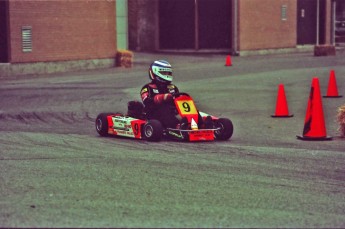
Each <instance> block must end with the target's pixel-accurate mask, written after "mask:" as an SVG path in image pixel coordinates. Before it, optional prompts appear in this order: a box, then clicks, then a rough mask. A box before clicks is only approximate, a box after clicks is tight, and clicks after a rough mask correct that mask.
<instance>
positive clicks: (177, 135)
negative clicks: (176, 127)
mask: <svg viewBox="0 0 345 229" xmlns="http://www.w3.org/2000/svg"><path fill="white" fill-rule="evenodd" d="M169 134H170V135H172V136H175V137H177V138H183V136H182V135H180V134H178V133H175V132H173V131H169Z"/></svg>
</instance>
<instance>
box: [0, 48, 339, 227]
mask: <svg viewBox="0 0 345 229" xmlns="http://www.w3.org/2000/svg"><path fill="white" fill-rule="evenodd" d="M344 57H345V53H344V52H343V51H342V50H339V51H338V52H337V55H336V56H326V57H314V56H313V55H312V54H310V53H300V54H284V55H269V56H247V57H232V62H233V66H231V67H225V66H224V64H225V55H219V54H200V55H192V54H188V55H182V54H165V53H155V54H152V53H150V54H148V53H135V61H134V67H133V68H130V69H126V68H111V69H102V70H92V71H80V72H70V73H61V74H60V73H59V74H52V75H32V76H20V77H13V78H2V79H0V82H1V84H0V97H1V98H2V99H1V100H0V144H1V148H0V170H1V175H0V192H1V197H0V226H1V227H273V228H276V227H293V228H295V227H313V228H318V227H320V228H321V227H322V228H324V227H340V228H342V227H345V220H344V215H345V188H344V187H345V154H344V152H345V145H344V138H341V137H340V134H339V132H338V131H337V128H338V125H337V123H336V122H335V115H336V110H337V108H338V107H339V106H340V105H342V104H344V103H345V102H344V97H343V98H339V99H322V103H323V111H324V114H325V124H326V129H327V134H328V135H331V136H333V141H316V142H310V141H300V140H297V139H296V135H299V134H302V131H303V127H304V119H305V114H306V107H307V102H308V97H309V92H310V87H311V80H312V78H313V77H318V78H319V80H320V89H321V93H322V94H325V92H326V89H327V84H328V78H329V71H330V70H331V69H333V70H335V72H336V77H337V82H338V90H339V93H340V94H342V95H344V96H345V58H344ZM155 59H166V60H168V61H169V62H171V63H172V65H173V67H174V77H175V78H174V83H175V84H176V85H177V86H178V87H179V89H180V91H183V92H188V93H189V94H191V95H192V97H193V98H194V100H195V101H196V105H197V107H198V108H199V109H200V110H201V111H204V112H206V113H210V114H212V115H215V116H219V117H228V118H230V119H231V120H232V121H233V123H234V128H235V129H234V135H233V137H232V138H231V139H230V140H229V141H225V142H211V143H183V142H175V141H168V140H163V141H161V142H158V143H150V142H146V141H142V140H132V139H124V138H114V137H109V138H103V137H99V136H98V135H97V133H96V131H95V128H94V120H95V118H96V116H97V114H98V113H101V112H106V111H120V112H126V105H127V102H128V101H129V100H138V99H140V98H139V91H140V88H141V86H142V85H143V84H145V83H146V82H148V80H149V79H148V76H147V70H148V66H149V64H150V63H151V62H152V61H153V60H155ZM278 84H284V86H285V92H286V97H287V101H288V106H289V111H290V113H292V114H294V117H292V118H288V119H273V118H271V115H272V114H273V113H274V111H275V105H276V97H277V89H278Z"/></svg>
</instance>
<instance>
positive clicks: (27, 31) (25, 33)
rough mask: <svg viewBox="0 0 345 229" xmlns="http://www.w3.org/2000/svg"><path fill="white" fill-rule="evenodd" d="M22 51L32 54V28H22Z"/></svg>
mask: <svg viewBox="0 0 345 229" xmlns="http://www.w3.org/2000/svg"><path fill="white" fill-rule="evenodd" d="M22 50H23V52H32V27H31V26H22Z"/></svg>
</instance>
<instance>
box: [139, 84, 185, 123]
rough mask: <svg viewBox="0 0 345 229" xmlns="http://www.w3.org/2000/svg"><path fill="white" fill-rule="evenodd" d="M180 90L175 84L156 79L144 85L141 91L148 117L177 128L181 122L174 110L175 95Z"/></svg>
mask: <svg viewBox="0 0 345 229" xmlns="http://www.w3.org/2000/svg"><path fill="white" fill-rule="evenodd" d="M178 92H179V90H178V88H177V87H176V86H175V85H174V84H157V83H155V82H154V81H152V82H151V83H148V84H146V85H144V86H143V87H142V89H141V91H140V96H141V99H142V101H143V103H144V106H145V108H144V111H145V112H146V116H147V118H148V119H157V120H159V121H160V122H161V123H162V124H163V126H164V127H171V128H175V127H176V125H177V124H178V123H179V120H178V119H177V118H176V116H175V114H174V112H172V106H173V105H174V104H173V96H172V94H174V93H178Z"/></svg>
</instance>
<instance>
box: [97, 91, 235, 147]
mask: <svg viewBox="0 0 345 229" xmlns="http://www.w3.org/2000/svg"><path fill="white" fill-rule="evenodd" d="M172 108H173V110H174V112H175V114H176V115H177V116H179V117H180V119H183V120H184V121H185V122H184V125H183V126H182V125H181V127H180V128H166V127H164V126H163V125H162V124H161V122H160V121H158V120H155V119H147V118H146V114H145V112H143V110H144V105H143V104H142V103H141V102H139V101H130V102H128V111H127V114H122V113H101V114H99V115H98V116H97V118H96V121H95V125H96V130H97V132H98V134H99V135H101V136H108V135H115V136H121V137H129V138H135V139H145V140H148V141H160V140H161V139H162V138H163V137H167V138H170V139H175V140H184V141H213V140H228V139H230V138H231V136H232V134H233V124H232V122H231V120H230V119H227V118H217V117H215V116H211V115H208V114H206V113H204V112H201V111H198V110H197V108H196V106H195V103H194V101H193V99H192V97H191V96H189V95H188V94H187V93H176V94H174V95H173V103H172Z"/></svg>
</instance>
